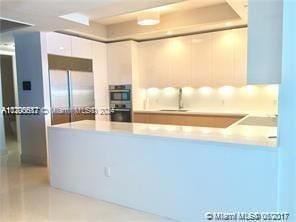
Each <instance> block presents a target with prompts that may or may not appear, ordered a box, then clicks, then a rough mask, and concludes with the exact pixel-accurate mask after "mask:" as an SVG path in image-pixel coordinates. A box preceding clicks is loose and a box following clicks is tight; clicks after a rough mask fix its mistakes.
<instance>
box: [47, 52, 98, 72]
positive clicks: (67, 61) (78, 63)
mask: <svg viewBox="0 0 296 222" xmlns="http://www.w3.org/2000/svg"><path fill="white" fill-rule="evenodd" d="M48 67H49V69H55V70H71V71H81V72H92V71H93V64H92V60H91V59H83V58H75V57H68V56H59V55H48Z"/></svg>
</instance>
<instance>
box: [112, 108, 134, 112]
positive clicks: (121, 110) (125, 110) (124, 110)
mask: <svg viewBox="0 0 296 222" xmlns="http://www.w3.org/2000/svg"><path fill="white" fill-rule="evenodd" d="M113 110H114V111H120V112H130V111H131V109H117V108H114V109H113Z"/></svg>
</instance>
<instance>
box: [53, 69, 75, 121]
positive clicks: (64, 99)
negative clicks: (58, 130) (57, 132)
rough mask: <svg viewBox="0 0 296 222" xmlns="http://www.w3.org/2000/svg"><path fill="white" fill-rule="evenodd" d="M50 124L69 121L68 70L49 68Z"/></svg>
mask: <svg viewBox="0 0 296 222" xmlns="http://www.w3.org/2000/svg"><path fill="white" fill-rule="evenodd" d="M49 78H50V100H51V108H52V113H51V124H52V125H55V124H61V123H68V122H70V120H71V119H70V115H69V113H68V110H69V107H70V100H69V85H68V72H67V71H64V70H49Z"/></svg>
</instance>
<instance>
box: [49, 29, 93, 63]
mask: <svg viewBox="0 0 296 222" xmlns="http://www.w3.org/2000/svg"><path fill="white" fill-rule="evenodd" d="M46 42H47V53H48V54H54V55H62V56H72V57H78V58H87V59H91V58H92V42H93V41H91V40H88V39H83V38H79V37H74V36H70V35H64V34H60V33H56V32H49V33H47V34H46Z"/></svg>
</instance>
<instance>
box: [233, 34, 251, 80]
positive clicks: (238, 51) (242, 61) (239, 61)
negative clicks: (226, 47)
mask: <svg viewBox="0 0 296 222" xmlns="http://www.w3.org/2000/svg"><path fill="white" fill-rule="evenodd" d="M233 32H234V35H235V36H237V37H236V39H237V40H236V41H237V43H236V47H235V51H234V58H235V61H234V72H235V82H236V84H237V85H246V84H247V57H248V29H247V28H242V29H235V30H233Z"/></svg>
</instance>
